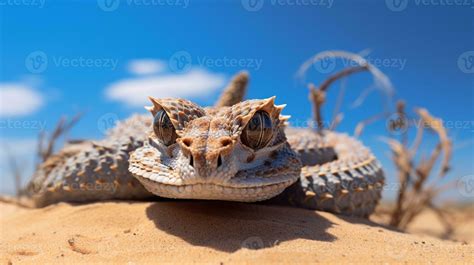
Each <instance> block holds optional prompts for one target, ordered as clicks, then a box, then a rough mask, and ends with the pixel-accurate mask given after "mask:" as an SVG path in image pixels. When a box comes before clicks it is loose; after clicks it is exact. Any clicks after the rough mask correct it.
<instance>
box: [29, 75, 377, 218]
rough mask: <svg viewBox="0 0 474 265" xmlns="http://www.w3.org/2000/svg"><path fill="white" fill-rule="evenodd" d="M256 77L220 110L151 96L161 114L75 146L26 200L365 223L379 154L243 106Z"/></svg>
mask: <svg viewBox="0 0 474 265" xmlns="http://www.w3.org/2000/svg"><path fill="white" fill-rule="evenodd" d="M247 80H248V77H247V74H246V73H241V74H239V75H238V76H236V77H235V78H234V80H233V81H232V83H231V84H230V85H229V87H228V88H227V89H226V90H225V92H224V94H223V95H222V96H221V98H220V100H219V102H218V103H216V106H215V107H208V108H202V107H200V106H198V105H196V104H194V103H192V102H190V101H187V100H183V99H156V98H150V100H151V102H152V104H153V106H152V107H149V108H148V110H149V111H150V112H151V114H152V115H135V116H132V117H131V118H129V119H127V120H125V121H123V122H120V123H119V124H118V125H117V126H116V127H115V128H113V129H112V130H111V131H110V132H109V133H108V135H107V137H106V138H105V139H104V140H101V141H98V142H93V141H86V142H82V143H74V144H70V145H67V146H66V147H65V148H63V150H61V151H60V152H59V153H58V154H56V155H54V156H52V157H50V158H49V159H48V160H47V161H46V162H45V163H43V164H42V165H41V166H40V167H39V168H38V169H37V171H36V172H35V174H34V176H33V178H32V180H31V181H30V183H29V184H28V186H27V188H26V189H25V191H24V192H23V194H24V196H22V197H21V200H20V203H22V204H24V205H28V206H33V207H42V206H46V205H49V204H51V203H56V202H59V201H67V202H90V201H98V200H110V199H127V200H137V199H140V200H143V199H151V198H153V197H154V195H153V194H156V195H158V196H160V197H168V198H189V199H215V200H230V201H242V202H254V201H262V200H267V199H270V198H272V199H271V200H270V202H274V203H280V204H281V203H284V204H286V205H294V206H299V207H305V208H310V209H319V210H325V211H331V212H335V213H341V214H345V215H355V216H363V217H366V216H368V215H369V214H371V213H372V212H373V211H374V208H375V206H376V205H377V202H378V201H379V199H380V195H381V189H382V185H383V181H384V174H383V171H382V169H381V166H380V163H379V162H378V161H377V160H376V158H375V157H374V156H373V155H372V154H371V152H370V150H369V149H368V148H366V147H365V146H363V145H362V144H361V143H360V142H359V141H357V140H356V139H354V138H352V137H349V136H347V135H345V134H339V133H335V132H331V131H324V132H319V133H318V132H315V131H313V130H310V129H296V128H287V126H286V120H287V119H288V117H285V116H281V115H280V113H281V111H282V109H283V108H284V106H283V105H282V106H276V105H275V104H274V98H269V99H263V100H248V101H243V102H242V97H243V95H244V92H245V88H246V84H247Z"/></svg>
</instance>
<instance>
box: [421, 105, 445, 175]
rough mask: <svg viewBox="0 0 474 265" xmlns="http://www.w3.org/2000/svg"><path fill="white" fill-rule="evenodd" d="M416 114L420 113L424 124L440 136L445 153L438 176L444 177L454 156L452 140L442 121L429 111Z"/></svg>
mask: <svg viewBox="0 0 474 265" xmlns="http://www.w3.org/2000/svg"><path fill="white" fill-rule="evenodd" d="M416 112H417V113H418V115H420V117H421V119H422V121H423V123H424V124H425V125H427V126H429V128H431V129H432V130H434V131H435V132H436V133H437V134H438V137H439V140H440V142H441V145H442V149H443V153H444V156H443V161H442V163H441V169H440V171H439V174H438V176H439V177H443V176H444V175H445V174H446V173H447V172H448V171H449V169H450V166H449V161H450V160H451V154H452V143H451V140H450V139H449V138H448V133H447V132H446V128H445V127H444V125H443V122H442V120H441V119H438V118H435V117H433V116H432V115H431V114H430V113H429V112H428V110H426V109H423V108H419V109H416Z"/></svg>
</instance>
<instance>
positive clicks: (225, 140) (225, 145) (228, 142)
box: [221, 137, 232, 147]
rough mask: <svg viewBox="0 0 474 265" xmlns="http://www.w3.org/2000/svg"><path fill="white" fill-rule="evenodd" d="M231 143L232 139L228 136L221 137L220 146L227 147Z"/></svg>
mask: <svg viewBox="0 0 474 265" xmlns="http://www.w3.org/2000/svg"><path fill="white" fill-rule="evenodd" d="M231 144H232V139H230V138H229V137H226V138H223V139H221V146H222V147H227V146H229V145H231Z"/></svg>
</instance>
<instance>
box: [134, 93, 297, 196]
mask: <svg viewBox="0 0 474 265" xmlns="http://www.w3.org/2000/svg"><path fill="white" fill-rule="evenodd" d="M151 101H152V103H153V107H151V108H149V109H150V111H151V113H152V115H153V116H154V117H155V116H156V115H157V113H158V112H159V111H165V112H166V113H167V115H168V116H169V118H170V120H171V122H172V125H173V126H174V128H175V130H176V134H177V138H176V140H175V141H173V142H171V143H169V144H168V145H166V144H164V143H163V141H161V140H160V139H159V137H158V136H157V133H155V132H154V131H155V130H154V131H152V132H151V133H150V134H149V135H148V137H149V141H147V142H145V144H144V146H143V147H141V148H138V149H137V150H135V151H134V152H132V154H131V157H130V167H129V171H130V172H132V173H133V174H134V176H135V177H137V179H138V180H140V182H141V183H142V184H143V185H144V186H145V188H146V189H147V190H149V191H151V192H152V193H154V194H156V195H159V196H162V197H169V198H186V199H215V200H230V201H246V202H252V201H260V200H266V199H269V198H272V197H274V196H276V195H278V194H280V193H281V192H282V191H283V190H284V189H285V188H287V187H288V186H289V185H291V184H293V183H294V182H295V181H296V180H297V179H298V177H299V175H300V171H301V162H300V160H299V159H298V157H297V155H296V153H295V152H293V150H292V149H291V148H290V145H289V144H288V142H287V141H286V137H285V134H284V131H283V128H284V123H285V117H282V116H280V112H281V110H282V109H283V107H284V106H275V105H274V98H270V99H264V100H248V101H244V102H240V103H237V104H235V105H233V106H231V107H218V108H206V109H202V108H200V107H199V106H197V105H195V104H193V103H191V102H189V101H186V100H182V99H177V100H175V99H154V98H151ZM259 111H263V112H265V113H268V115H269V118H270V120H271V121H270V123H271V125H270V127H271V128H270V130H271V131H269V132H268V134H269V137H271V138H270V139H269V141H268V143H267V144H266V145H265V146H263V147H262V148H259V149H253V148H251V147H249V146H247V145H245V144H243V143H242V138H241V137H242V135H243V131H244V130H248V128H247V127H246V126H247V125H248V124H249V122H251V119H252V118H253V117H254V116H255V115H256V113H257V112H259ZM270 123H269V124H270ZM154 126H155V127H157V126H160V124H159V122H157V123H156V124H155V125H154ZM158 134H159V133H158Z"/></svg>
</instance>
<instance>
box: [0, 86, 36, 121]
mask: <svg viewBox="0 0 474 265" xmlns="http://www.w3.org/2000/svg"><path fill="white" fill-rule="evenodd" d="M0 103H1V104H0V117H14V116H24V115H28V114H31V113H33V112H35V111H36V110H38V109H39V108H40V107H41V106H43V103H44V99H43V96H42V95H41V94H40V93H38V92H37V91H36V90H34V89H33V88H31V87H30V86H28V85H25V84H21V83H0Z"/></svg>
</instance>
